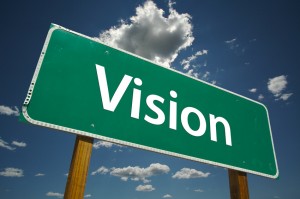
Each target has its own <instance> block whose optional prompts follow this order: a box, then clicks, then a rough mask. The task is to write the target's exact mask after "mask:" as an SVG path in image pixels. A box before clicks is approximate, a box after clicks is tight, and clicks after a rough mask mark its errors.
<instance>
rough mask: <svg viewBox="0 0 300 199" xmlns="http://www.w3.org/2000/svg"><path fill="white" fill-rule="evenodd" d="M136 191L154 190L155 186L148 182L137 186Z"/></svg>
mask: <svg viewBox="0 0 300 199" xmlns="http://www.w3.org/2000/svg"><path fill="white" fill-rule="evenodd" d="M135 190H136V191H148V192H149V191H154V190H155V188H154V187H153V186H152V185H150V184H146V185H139V186H137V187H136V188H135Z"/></svg>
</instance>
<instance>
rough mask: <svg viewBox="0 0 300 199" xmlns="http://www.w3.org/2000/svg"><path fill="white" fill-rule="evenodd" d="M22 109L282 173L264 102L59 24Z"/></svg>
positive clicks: (148, 145)
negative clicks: (278, 164)
mask: <svg viewBox="0 0 300 199" xmlns="http://www.w3.org/2000/svg"><path fill="white" fill-rule="evenodd" d="M145 47H146V46H145ZM22 113H23V118H25V119H26V121H28V122H30V123H33V124H36V125H40V126H44V127H49V128H54V129H59V130H63V131H67V132H71V133H75V134H80V135H85V136H90V137H94V138H99V139H102V140H105V141H110V142H114V143H118V144H123V145H128V146H133V147H137V148H141V149H146V150H150V151H154V152H159V153H163V154H168V155H172V156H176V157H181V158H186V159H189V160H194V161H199V162H203V163H208V164H212V165H217V166H221V167H225V168H230V169H235V170H239V171H243V172H248V173H252V174H257V175H262V176H265V177H270V178H277V177H278V169H277V162H276V156H275V152H274V146H273V140H272V134H271V128H270V123H269V118H268V112H267V109H266V108H265V106H264V105H262V104H260V103H258V102H255V101H253V100H250V99H247V98H245V97H242V96H240V95H238V94H235V93H232V92H230V91H227V90H224V89H222V88H219V87H216V86H214V85H210V84H208V83H206V82H203V81H200V80H197V79H195V78H190V77H188V76H186V75H184V74H181V73H179V72H177V71H174V70H172V69H168V68H165V67H162V66H159V65H157V64H154V63H152V62H151V61H148V60H145V59H143V58H140V57H137V56H135V55H132V54H130V53H128V52H124V51H122V50H119V49H115V48H112V47H109V46H107V45H104V44H102V43H100V42H98V41H97V39H94V38H89V37H87V36H84V35H81V34H79V33H76V32H73V31H70V30H67V29H65V28H62V27H60V26H57V25H51V28H50V30H49V33H48V36H47V38H46V41H45V45H44V47H43V50H42V53H41V56H40V59H39V61H38V64H37V68H36V71H35V74H34V76H33V80H32V82H31V84H30V87H29V91H28V94H27V97H26V99H25V102H24V105H23V108H22Z"/></svg>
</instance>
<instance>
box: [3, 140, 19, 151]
mask: <svg viewBox="0 0 300 199" xmlns="http://www.w3.org/2000/svg"><path fill="white" fill-rule="evenodd" d="M0 147H2V148H5V149H8V150H10V151H13V150H15V149H16V148H15V147H12V146H10V145H9V144H8V143H7V142H5V141H4V140H2V139H1V138H0Z"/></svg>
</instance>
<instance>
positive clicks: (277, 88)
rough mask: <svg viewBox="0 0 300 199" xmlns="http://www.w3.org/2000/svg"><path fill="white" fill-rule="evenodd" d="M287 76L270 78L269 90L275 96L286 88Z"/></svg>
mask: <svg viewBox="0 0 300 199" xmlns="http://www.w3.org/2000/svg"><path fill="white" fill-rule="evenodd" d="M286 78H287V76H285V75H281V76H278V77H274V78H270V79H269V81H268V90H269V91H270V92H271V93H272V94H273V95H274V96H275V97H279V96H280V95H281V93H282V91H283V90H284V89H285V88H286V86H287V84H288V82H287V80H286Z"/></svg>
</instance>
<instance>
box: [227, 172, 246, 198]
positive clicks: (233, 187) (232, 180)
mask: <svg viewBox="0 0 300 199" xmlns="http://www.w3.org/2000/svg"><path fill="white" fill-rule="evenodd" d="M228 176H229V187H230V198H231V199H249V190H248V180H247V174H246V173H245V172H241V171H236V170H232V169H228Z"/></svg>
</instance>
